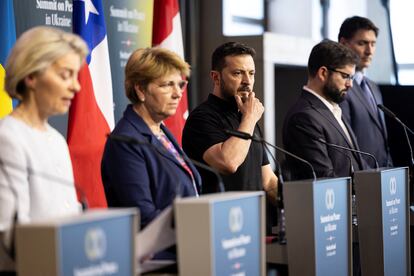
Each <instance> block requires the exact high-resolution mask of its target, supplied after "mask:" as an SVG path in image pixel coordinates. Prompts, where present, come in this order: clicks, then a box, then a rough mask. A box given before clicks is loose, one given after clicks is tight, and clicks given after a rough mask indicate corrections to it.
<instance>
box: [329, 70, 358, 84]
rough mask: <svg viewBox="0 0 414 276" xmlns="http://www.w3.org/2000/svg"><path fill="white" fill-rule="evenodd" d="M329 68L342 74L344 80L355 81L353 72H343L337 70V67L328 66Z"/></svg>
mask: <svg viewBox="0 0 414 276" xmlns="http://www.w3.org/2000/svg"><path fill="white" fill-rule="evenodd" d="M327 68H328V70H329V71H332V72H335V73H339V74H341V77H342V78H343V79H344V80H347V81H353V80H354V79H355V75H351V74H348V73H345V72H342V71H339V70H336V69H333V68H329V67H327Z"/></svg>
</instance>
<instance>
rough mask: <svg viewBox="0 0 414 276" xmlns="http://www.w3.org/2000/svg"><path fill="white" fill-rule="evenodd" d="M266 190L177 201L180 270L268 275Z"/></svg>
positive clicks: (211, 273) (202, 273)
mask: <svg viewBox="0 0 414 276" xmlns="http://www.w3.org/2000/svg"><path fill="white" fill-rule="evenodd" d="M264 200H265V199H264V193H263V192H227V193H220V194H209V195H203V196H200V197H199V198H182V199H177V200H176V201H175V219H176V231H177V232H176V233H177V247H178V264H179V273H180V275H183V276H186V275H190V276H192V275H200V276H202V275H206V276H211V275H217V276H221V275H262V276H264V275H265V259H266V258H265V226H264V225H265V217H264V215H265V214H264Z"/></svg>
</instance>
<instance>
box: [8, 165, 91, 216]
mask: <svg viewBox="0 0 414 276" xmlns="http://www.w3.org/2000/svg"><path fill="white" fill-rule="evenodd" d="M0 166H2V167H9V168H12V169H14V170H18V171H24V172H26V171H27V173H28V174H29V175H33V176H37V177H41V178H43V179H47V180H51V181H55V182H56V183H59V184H60V185H65V186H74V188H75V190H76V192H77V193H79V196H80V199H79V200H80V204H81V205H82V210H83V211H85V210H87V209H88V206H89V205H88V200H87V198H86V194H85V192H84V191H83V189H82V188H81V187H80V186H79V185H77V184H76V182H72V181H70V180H68V179H64V178H61V177H58V176H56V175H52V174H49V173H45V172H39V171H35V170H33V168H31V167H23V166H21V165H19V164H17V163H14V162H11V161H9V160H3V159H1V158H0ZM2 170H3V172H4V173H5V175H7V176H6V177H7V180H8V181H11V180H10V177H9V175H8V174H6V171H5V170H4V169H2ZM10 183H11V182H10Z"/></svg>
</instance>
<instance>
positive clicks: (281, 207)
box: [262, 142, 286, 244]
mask: <svg viewBox="0 0 414 276" xmlns="http://www.w3.org/2000/svg"><path fill="white" fill-rule="evenodd" d="M262 145H263V147H264V148H265V150H266V151H267V152H268V153H269V154H270V156H271V157H272V159H273V161H274V162H275V165H276V175H277V177H278V184H277V203H276V204H277V225H278V230H279V231H278V241H279V244H286V219H285V203H284V199H283V185H284V183H285V181H284V180H283V174H282V168H281V166H280V163H279V162H278V161H277V159H276V157H275V156H274V155H273V153H272V152H271V150H270V149H269V147H268V146H267V145H266V144H265V143H264V142H262Z"/></svg>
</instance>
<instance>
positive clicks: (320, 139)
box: [296, 125, 379, 169]
mask: <svg viewBox="0 0 414 276" xmlns="http://www.w3.org/2000/svg"><path fill="white" fill-rule="evenodd" d="M296 128H297V129H299V130H300V131H302V132H303V133H305V134H306V135H308V136H309V137H310V138H312V139H313V140H316V141H319V142H320V143H322V144H325V145H327V146H329V147H333V148H337V149H342V150H347V151H351V152H355V153H359V154H362V155H366V156H369V157H370V158H372V160H374V162H375V169H378V168H379V165H378V161H377V158H375V156H374V155H373V154H371V153H368V152H365V151H361V150H356V149H351V148H348V147H344V146H341V145H336V144H332V143H329V142H327V141H325V140H324V139H323V138H321V137H316V136H315V135H314V134H312V133H310V132H309V131H308V130H307V129H305V128H304V127H302V126H300V125H296ZM351 165H352V163H351Z"/></svg>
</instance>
